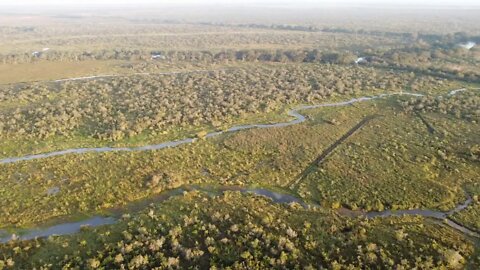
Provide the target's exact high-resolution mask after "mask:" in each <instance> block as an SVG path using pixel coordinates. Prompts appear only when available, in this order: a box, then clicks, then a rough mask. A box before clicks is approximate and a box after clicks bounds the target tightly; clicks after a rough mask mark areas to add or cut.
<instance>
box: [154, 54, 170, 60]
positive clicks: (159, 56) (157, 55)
mask: <svg viewBox="0 0 480 270" xmlns="http://www.w3.org/2000/svg"><path fill="white" fill-rule="evenodd" d="M152 59H158V60H165V59H167V57H165V55H163V54H161V53H152Z"/></svg>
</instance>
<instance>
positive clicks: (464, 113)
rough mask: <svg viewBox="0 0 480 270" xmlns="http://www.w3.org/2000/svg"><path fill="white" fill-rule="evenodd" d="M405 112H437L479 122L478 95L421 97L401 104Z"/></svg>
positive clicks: (479, 98)
mask: <svg viewBox="0 0 480 270" xmlns="http://www.w3.org/2000/svg"><path fill="white" fill-rule="evenodd" d="M402 106H403V108H404V110H405V111H406V112H414V111H419V112H438V113H442V114H450V115H453V116H455V117H457V118H459V119H462V118H463V119H467V120H470V121H476V122H479V121H480V94H479V93H478V91H470V92H462V93H457V94H456V95H451V96H447V97H442V96H440V97H431V96H426V97H421V98H415V99H410V100H408V101H405V102H403V103H402Z"/></svg>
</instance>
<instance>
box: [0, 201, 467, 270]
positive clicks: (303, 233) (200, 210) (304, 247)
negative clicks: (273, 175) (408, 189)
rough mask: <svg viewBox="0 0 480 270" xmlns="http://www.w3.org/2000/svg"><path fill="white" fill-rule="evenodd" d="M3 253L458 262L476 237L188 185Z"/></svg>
mask: <svg viewBox="0 0 480 270" xmlns="http://www.w3.org/2000/svg"><path fill="white" fill-rule="evenodd" d="M386 224H388V225H386ZM419 225H420V226H419ZM386 226H389V227H391V228H390V229H388V228H387V227H386ZM432 232H435V233H432ZM378 235H381V237H380V238H379V236H378ZM0 251H1V254H2V257H0V263H1V264H2V266H3V267H4V268H5V269H10V268H13V267H16V268H19V269H33V268H36V269H52V268H53V269H56V268H69V269H225V268H229V269H270V268H274V269H296V268H298V267H302V269H318V268H328V269H344V268H351V269H353V268H389V269H411V268H422V269H428V268H434V267H439V268H443V267H445V268H451V269H456V268H459V267H463V266H464V265H465V264H466V263H467V261H466V258H468V257H469V256H470V255H471V254H472V252H473V244H472V243H471V242H470V241H468V240H466V239H464V238H463V237H459V236H458V235H457V234H455V233H452V232H451V231H450V230H449V229H446V228H443V227H441V225H434V224H431V223H426V222H425V223H423V222H422V220H421V219H416V218H391V219H389V220H387V221H381V220H374V221H361V220H349V219H345V218H341V217H338V216H335V215H334V214H332V213H331V212H330V213H329V212H326V211H321V210H301V209H299V206H297V205H291V206H278V205H272V204H270V203H269V202H268V201H267V200H265V199H262V198H258V197H253V196H243V195H241V194H239V193H226V194H225V195H223V196H219V197H216V198H209V197H207V196H206V195H202V194H192V193H188V194H185V195H184V196H183V197H182V198H176V199H173V200H170V201H167V202H164V203H163V204H162V205H153V206H150V207H148V208H147V209H145V210H143V211H142V212H141V213H140V214H135V215H134V216H130V215H128V214H125V215H124V216H123V218H122V220H121V221H120V222H119V224H116V225H112V226H108V227H104V228H101V229H99V230H95V231H93V230H91V229H84V231H83V232H81V233H79V234H77V235H74V236H73V237H51V238H49V239H38V240H34V241H26V242H10V243H9V244H6V245H0ZM32 254H35V255H36V256H32ZM473 257H474V256H472V259H474V258H473Z"/></svg>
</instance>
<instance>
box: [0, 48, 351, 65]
mask: <svg viewBox="0 0 480 270" xmlns="http://www.w3.org/2000/svg"><path fill="white" fill-rule="evenodd" d="M154 55H157V56H158V55H160V56H162V57H160V58H158V59H160V60H161V61H167V62H179V61H186V62H194V63H217V62H225V61H243V62H245V61H247V62H256V61H260V62H296V63H302V62H306V63H311V62H321V63H334V64H352V63H354V61H355V60H356V59H357V57H356V55H354V54H353V53H351V52H348V51H345V52H335V51H321V50H318V49H287V50H282V49H245V50H234V49H225V50H221V51H210V50H204V51H161V50H160V51H158V50H156V51H145V50H139V49H131V50H129V49H115V50H107V49H105V50H98V51H88V52H87V51H84V52H75V51H55V50H51V51H48V52H47V53H42V54H39V55H32V54H31V53H23V54H7V55H2V54H0V63H3V64H17V63H31V62H35V61H39V60H47V61H85V60H129V61H136V60H143V61H147V60H151V59H152V58H153V57H152V56H154ZM160 60H159V61H160Z"/></svg>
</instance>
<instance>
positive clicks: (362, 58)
mask: <svg viewBox="0 0 480 270" xmlns="http://www.w3.org/2000/svg"><path fill="white" fill-rule="evenodd" d="M367 62H368V61H367V59H366V58H365V57H359V58H357V60H355V64H362V63H367Z"/></svg>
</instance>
